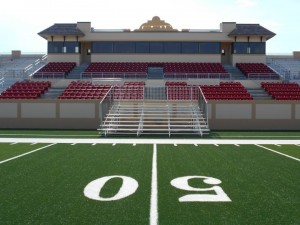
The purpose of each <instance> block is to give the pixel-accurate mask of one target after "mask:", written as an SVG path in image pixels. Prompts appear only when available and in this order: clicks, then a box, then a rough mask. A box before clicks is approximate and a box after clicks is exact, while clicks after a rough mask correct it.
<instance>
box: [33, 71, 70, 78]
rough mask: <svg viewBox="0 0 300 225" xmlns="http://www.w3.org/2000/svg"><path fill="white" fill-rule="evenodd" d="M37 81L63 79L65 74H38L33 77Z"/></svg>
mask: <svg viewBox="0 0 300 225" xmlns="http://www.w3.org/2000/svg"><path fill="white" fill-rule="evenodd" d="M33 77H34V78H35V79H63V78H65V73H64V72H37V73H35V74H34V75H33Z"/></svg>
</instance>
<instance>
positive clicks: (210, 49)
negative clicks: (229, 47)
mask: <svg viewBox="0 0 300 225" xmlns="http://www.w3.org/2000/svg"><path fill="white" fill-rule="evenodd" d="M220 46H221V45H220V43H219V42H200V43H199V52H200V53H201V54H220Z"/></svg>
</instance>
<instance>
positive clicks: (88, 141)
mask: <svg viewBox="0 0 300 225" xmlns="http://www.w3.org/2000/svg"><path fill="white" fill-rule="evenodd" d="M33 142H35V143H49V144H50V143H63V144H74V143H77V144H91V143H97V144H114V143H116V144H133V143H136V144H172V145H173V144H174V143H176V144H177V145H182V144H190V145H192V144H198V145H205V144H209V145H214V144H217V145H222V144H228V145H232V144H238V145H243V144H247V145H255V144H259V145H266V144H280V145H291V144H298V145H300V139H299V140H272V139H269V140H268V139H265V140H264V139H257V140H254V139H253V140H241V139H196V140H195V139H144V138H87V139H75V138H0V143H33Z"/></svg>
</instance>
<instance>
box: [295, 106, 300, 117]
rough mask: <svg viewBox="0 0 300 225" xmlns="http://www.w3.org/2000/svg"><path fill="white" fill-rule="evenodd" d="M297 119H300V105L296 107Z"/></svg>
mask: <svg viewBox="0 0 300 225" xmlns="http://www.w3.org/2000/svg"><path fill="white" fill-rule="evenodd" d="M295 118H296V119H298V120H299V119H300V104H296V105H295Z"/></svg>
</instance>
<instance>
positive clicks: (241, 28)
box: [228, 24, 276, 38]
mask: <svg viewBox="0 0 300 225" xmlns="http://www.w3.org/2000/svg"><path fill="white" fill-rule="evenodd" d="M250 35H257V36H267V37H268V38H272V37H274V36H275V35H276V34H275V33H273V32H272V31H269V30H268V29H266V28H264V27H262V26H260V25H259V24H237V25H236V28H235V29H234V30H233V31H231V32H230V33H229V35H228V36H250Z"/></svg>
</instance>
